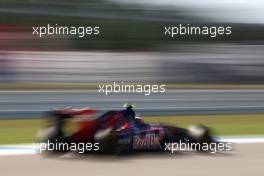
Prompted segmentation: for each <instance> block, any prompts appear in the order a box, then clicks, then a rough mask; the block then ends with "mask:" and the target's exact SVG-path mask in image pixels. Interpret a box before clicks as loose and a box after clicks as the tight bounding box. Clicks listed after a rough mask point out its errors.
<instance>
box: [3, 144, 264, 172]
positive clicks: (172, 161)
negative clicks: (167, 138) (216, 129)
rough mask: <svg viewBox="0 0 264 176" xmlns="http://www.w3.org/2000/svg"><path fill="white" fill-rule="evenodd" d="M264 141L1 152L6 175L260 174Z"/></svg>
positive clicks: (263, 160) (263, 156) (263, 159)
mask: <svg viewBox="0 0 264 176" xmlns="http://www.w3.org/2000/svg"><path fill="white" fill-rule="evenodd" d="M263 148H264V144H263V143H258V144H257V143H254V144H236V145H235V146H233V151H232V152H231V153H226V154H197V153H182V154H173V155H169V154H168V153H165V154H162V155H152V156H151V155H146V154H144V155H138V156H130V157H122V158H118V157H110V156H109V157H96V156H87V157H82V158H80V157H76V156H63V157H60V158H47V157H44V156H40V155H19V156H1V157H0V163H1V164H0V173H1V175H3V176H7V175H10V176H30V175H32V176H33V175H34V176H56V175H62V176H74V175H75V176H81V175H90V176H97V175H100V176H132V175H133V176H135V175H137V176H139V175H144V176H145V175H151V176H156V175H157V176H167V175H170V176H171V175H179V176H185V175H191V176H195V175H197V176H199V175H203V176H224V175H227V176H229V175H230V176H236V175H238V176H249V175H252V176H253V175H254V176H261V175H263V172H264V170H263V163H264V152H263Z"/></svg>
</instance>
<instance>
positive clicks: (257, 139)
mask: <svg viewBox="0 0 264 176" xmlns="http://www.w3.org/2000/svg"><path fill="white" fill-rule="evenodd" d="M217 139H218V140H219V141H222V142H230V143H236V144H253V143H264V136H238V137H237V136H236V137H232V136H228V137H219V138H217ZM37 146H38V145H37V144H35V145H34V144H19V145H1V146H0V156H10V155H35V154H37V153H38V152H37V148H36V147H37Z"/></svg>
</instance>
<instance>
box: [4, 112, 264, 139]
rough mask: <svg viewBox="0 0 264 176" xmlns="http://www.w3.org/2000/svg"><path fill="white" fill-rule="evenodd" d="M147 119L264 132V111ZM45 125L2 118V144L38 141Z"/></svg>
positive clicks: (244, 132) (230, 131)
mask: <svg viewBox="0 0 264 176" xmlns="http://www.w3.org/2000/svg"><path fill="white" fill-rule="evenodd" d="M144 120H145V121H147V122H154V123H155V122H158V123H164V124H170V125H177V126H180V127H187V126H189V125H192V124H204V125H207V126H209V127H211V128H212V129H213V132H214V134H216V135H264V114H246V115H193V116H166V117H164V116H163V117H162V116H155V117H145V118H144ZM43 125H44V122H43V121H42V120H40V119H32V120H30V119H26V120H0V144H15V143H30V142H34V141H36V137H35V135H36V133H37V130H38V129H39V128H40V127H42V126H43Z"/></svg>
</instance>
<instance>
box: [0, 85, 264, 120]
mask: <svg viewBox="0 0 264 176" xmlns="http://www.w3.org/2000/svg"><path fill="white" fill-rule="evenodd" d="M125 103H132V104H135V105H136V110H137V112H139V113H141V114H142V115H177V114H225V113H240V114H241V113H263V112H264V90H262V89H246V90H244V89H243V90H241V89H229V90H216V89H204V90H195V89H193V90H192V89H189V90H170V91H167V92H165V93H155V94H154V93H152V94H151V95H149V96H146V95H144V93H130V94H129V93H115V94H109V95H105V94H103V93H99V92H98V90H38V91H0V119H1V118H25V117H27V118H28V117H33V118H35V117H41V116H43V113H44V112H47V111H49V110H50V109H52V108H62V107H65V106H72V107H76V108H82V107H87V106H89V107H92V108H97V109H100V110H102V111H106V110H110V109H122V106H123V104H125Z"/></svg>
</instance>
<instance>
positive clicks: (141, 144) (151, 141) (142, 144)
mask: <svg viewBox="0 0 264 176" xmlns="http://www.w3.org/2000/svg"><path fill="white" fill-rule="evenodd" d="M162 138H163V137H162V135H160V133H154V132H149V133H145V135H142V134H140V135H135V136H134V137H133V149H135V150H147V149H162V147H161V144H160V142H161V140H162Z"/></svg>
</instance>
